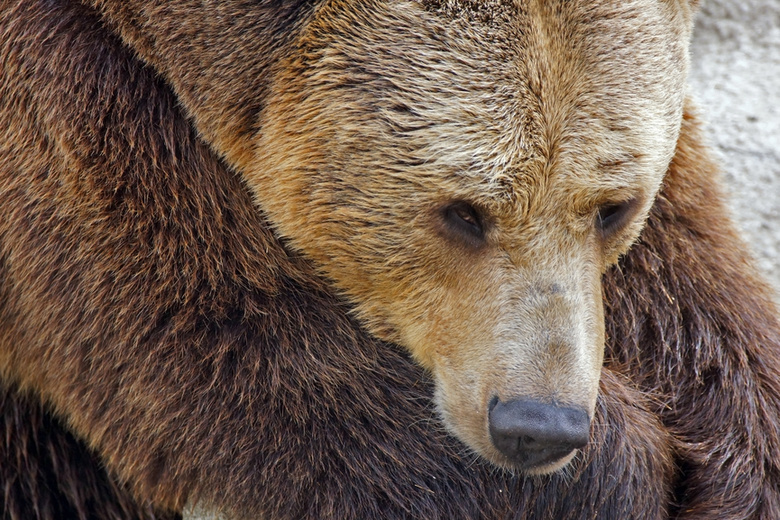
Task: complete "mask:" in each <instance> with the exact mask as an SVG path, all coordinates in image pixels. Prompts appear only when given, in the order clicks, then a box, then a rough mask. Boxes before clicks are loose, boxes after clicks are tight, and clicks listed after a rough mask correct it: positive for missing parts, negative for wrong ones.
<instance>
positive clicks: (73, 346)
mask: <svg viewBox="0 0 780 520" xmlns="http://www.w3.org/2000/svg"><path fill="white" fill-rule="evenodd" d="M126 4H127V5H130V3H129V2H127V3H126ZM232 5H233V7H232V8H233V9H234V10H236V11H241V9H242V6H240V5H239V4H237V3H235V4H232ZM3 9H4V12H3V13H2V16H0V42H2V46H1V47H0V55H2V56H3V61H2V64H3V67H4V69H3V74H2V76H1V78H2V83H1V84H0V103H1V105H0V128H3V129H4V134H3V137H2V140H1V141H0V143H1V144H0V200H1V201H2V204H1V205H0V215H2V216H1V217H0V367H2V381H3V386H4V388H3V393H2V396H3V399H2V400H0V406H1V407H2V408H1V409H0V413H1V414H2V419H1V420H2V421H3V426H4V430H3V431H4V432H5V435H4V437H3V439H2V444H0V478H1V479H2V484H3V490H4V492H3V494H2V495H0V499H1V500H2V511H3V513H4V515H5V516H6V517H8V518H12V519H14V520H16V519H22V518H24V519H27V518H35V517H36V516H37V517H39V518H61V517H63V515H66V514H70V512H72V511H74V510H75V511H79V510H81V511H84V512H85V513H84V514H83V515H82V516H83V517H84V518H89V517H92V518H143V517H147V518H148V517H151V515H152V514H153V513H152V512H151V509H150V507H151V506H153V507H155V508H156V509H157V510H158V511H160V512H164V511H177V510H181V508H182V507H183V506H184V504H185V503H186V502H188V501H192V500H200V501H202V503H203V504H204V505H205V506H206V507H207V508H212V509H214V510H220V511H223V512H224V513H225V514H226V515H230V514H234V515H235V516H237V517H245V518H254V517H263V518H356V519H357V518H370V517H372V516H373V517H376V518H431V519H433V518H442V519H444V518H448V519H449V518H496V519H503V518H562V519H578V518H594V517H596V518H615V519H618V518H620V519H622V518H667V517H679V518H691V519H692V518H702V519H704V518H713V517H717V518H734V519H736V518H778V517H780V489H778V481H779V479H780V474H779V467H778V463H779V461H778V455H777V454H778V453H780V449H779V448H780V446H778V431H777V428H778V426H777V425H778V424H780V416H779V415H780V413H779V411H778V406H780V389H779V388H778V383H777V381H778V377H777V376H778V374H777V367H778V366H780V365H778V363H779V362H780V359H778V356H780V340H779V339H778V338H779V337H780V326H778V323H777V319H776V315H777V311H776V309H775V307H774V305H773V304H772V302H771V298H770V297H769V295H768V292H767V289H766V287H765V285H764V284H763V282H761V281H759V280H758V279H757V277H756V275H755V274H754V269H753V267H752V261H751V259H750V258H749V257H748V256H747V255H745V253H744V249H745V248H744V246H743V244H742V242H741V240H740V239H739V237H738V235H737V234H736V233H735V232H734V230H733V227H732V226H731V224H730V223H729V221H728V218H727V212H726V211H725V209H724V206H723V203H722V201H721V196H720V194H719V192H718V191H717V188H716V187H714V186H715V185H714V182H716V181H717V174H716V168H715V167H714V165H713V164H712V163H711V162H710V161H709V159H708V157H707V155H706V150H705V149H703V147H702V144H701V136H700V134H699V132H698V129H697V125H696V122H695V119H694V118H693V116H692V114H691V112H690V110H689V111H688V115H687V116H686V119H685V120H684V122H683V127H682V129H681V137H680V140H679V143H678V150H677V155H676V157H675V159H674V161H673V163H672V165H671V168H670V170H669V173H668V175H667V178H666V181H665V184H664V187H663V190H662V193H661V196H660V197H659V198H658V200H657V201H656V203H655V205H654V207H653V210H652V213H651V215H650V219H649V221H648V224H647V227H646V229H645V231H644V233H643V235H642V239H641V240H640V242H639V243H638V244H636V245H635V246H634V247H633V248H632V249H631V250H630V252H629V253H628V254H627V255H626V256H625V257H624V258H623V259H622V261H621V263H620V265H619V266H618V267H616V268H614V269H611V270H610V271H609V272H608V273H607V275H606V277H605V280H604V289H603V290H604V297H605V302H606V303H605V305H606V308H605V318H606V333H607V354H606V367H605V368H604V370H603V373H602V382H601V392H600V397H599V402H598V405H597V408H596V418H595V420H594V426H593V439H592V442H591V445H590V446H589V448H588V449H587V451H586V453H584V454H583V455H582V456H581V458H580V459H578V460H577V461H575V463H574V465H573V467H572V468H570V469H569V470H568V471H567V472H566V473H564V474H557V475H554V476H551V477H543V478H533V479H526V478H523V477H520V476H514V475H512V474H509V473H504V472H500V471H497V470H495V469H494V468H493V467H491V466H490V465H488V464H487V463H484V462H482V461H480V460H479V459H477V458H476V457H475V456H473V455H471V454H469V453H468V452H467V451H466V450H465V449H464V447H463V446H462V445H461V444H460V443H459V442H458V441H456V440H454V439H453V438H451V437H449V436H448V435H447V434H446V433H445V432H443V431H442V428H441V426H440V425H439V422H438V418H437V417H436V416H435V414H434V412H433V410H432V409H431V405H430V402H431V395H432V387H431V382H430V381H429V379H428V376H426V375H425V374H424V373H423V372H422V371H421V370H420V369H419V368H418V366H417V365H416V364H415V363H414V362H412V361H411V360H410V359H409V357H408V354H406V352H405V351H404V350H403V349H401V348H399V347H396V346H395V345H392V344H384V343H380V342H377V341H376V340H375V339H372V337H371V336H369V335H367V334H366V333H365V332H364V331H362V330H361V328H360V327H359V326H358V325H357V324H356V322H355V321H354V320H353V319H352V318H350V317H349V315H348V314H347V310H348V309H347V307H346V306H345V304H344V303H342V301H341V300H340V299H338V298H337V297H335V296H334V295H333V292H332V290H331V288H330V287H329V285H328V284H326V283H324V282H323V281H322V280H321V278H319V277H318V276H316V275H315V274H314V270H313V268H312V267H311V266H310V265H309V264H308V263H307V262H306V261H305V260H303V259H302V258H300V257H299V256H297V255H294V254H291V253H289V250H288V249H285V248H284V246H283V244H281V243H280V242H279V240H278V239H276V238H275V237H274V235H273V233H272V232H271V231H270V229H269V227H268V225H267V224H266V222H265V221H264V220H263V219H262V217H261V216H260V215H259V214H258V212H257V209H256V207H255V205H254V204H253V201H252V198H251V196H250V194H249V191H248V190H247V188H246V187H245V185H244V184H243V182H242V180H241V179H239V178H238V177H237V176H236V175H235V173H233V172H231V171H230V170H228V169H227V168H226V166H225V164H224V163H222V162H220V160H219V159H218V158H217V157H216V156H215V154H214V152H213V151H212V149H211V148H210V147H209V146H207V145H206V144H204V139H205V141H206V142H208V143H212V144H213V143H216V142H217V141H218V138H217V137H215V136H217V135H219V134H220V132H221V131H220V130H219V128H223V127H227V126H230V125H237V126H239V127H240V128H241V129H242V130H241V131H242V132H246V133H247V134H251V133H252V132H254V131H256V129H253V128H252V124H251V120H252V119H251V117H249V116H246V117H245V115H246V114H249V115H251V114H252V113H253V111H254V110H256V109H257V106H256V104H255V105H253V104H252V103H243V102H240V101H239V100H236V99H234V98H233V97H231V96H232V95H234V93H235V92H239V91H241V90H242V89H237V90H236V89H230V88H228V87H226V91H225V92H221V91H220V90H219V88H216V89H215V90H214V91H213V92H211V97H204V98H203V99H201V98H200V97H199V95H198V94H197V92H196V93H193V92H194V91H191V90H188V88H186V87H182V86H181V85H174V88H176V91H177V93H181V94H179V95H180V96H185V95H191V96H192V98H191V99H195V101H194V102H188V103H187V106H188V107H192V106H196V105H197V104H198V102H202V103H203V104H204V106H206V107H208V100H209V99H215V98H216V99H226V96H227V97H228V98H229V99H230V100H231V103H229V104H230V106H231V107H233V109H232V110H233V111H232V112H231V111H224V110H217V109H214V110H213V117H209V118H205V119H206V120H208V121H212V122H213V125H214V128H217V130H213V131H212V130H209V128H207V127H204V126H202V125H201V126H199V131H200V135H198V134H196V132H195V131H194V130H193V129H192V126H191V122H190V120H189V119H188V114H183V113H182V111H181V108H180V106H179V104H178V102H177V98H176V97H175V96H174V95H173V94H172V92H171V89H170V87H169V85H168V84H166V82H165V81H163V80H162V79H161V78H160V77H159V76H158V75H157V74H155V72H154V71H153V70H151V69H150V68H149V67H147V66H145V65H143V64H141V63H140V62H139V61H138V59H137V58H136V57H135V56H134V54H133V53H131V52H130V51H128V49H127V48H126V47H125V46H124V45H123V44H122V43H121V42H120V41H119V39H117V38H116V37H115V36H112V34H111V33H112V32H113V31H114V30H115V28H114V27H113V26H112V23H109V24H108V27H106V26H105V25H104V23H105V22H104V21H101V19H100V18H99V17H98V16H96V15H95V13H94V12H93V11H91V10H89V9H85V8H82V7H79V6H77V5H74V4H72V3H68V2H64V1H62V2H52V1H47V2H43V1H41V2H17V3H11V4H6V5H5V6H3ZM170 9H172V10H176V9H177V7H176V6H173V7H171V8H170ZM181 9H182V12H183V13H187V14H189V13H191V12H194V13H196V14H197V11H190V10H188V9H187V8H186V7H185V8H181ZM291 9H292V8H291ZM303 9H304V14H305V13H306V12H308V11H307V9H308V7H304V8H303ZM169 14H170V13H169ZM173 14H176V13H173ZM178 16H179V17H181V16H182V14H179V15H178ZM151 18H154V16H151ZM228 18H229V17H226V18H225V19H228ZM175 19H176V17H175V16H173V17H172V18H171V20H175ZM271 19H274V20H275V18H274V17H273V16H271V14H268V15H267V18H263V16H262V15H260V17H259V18H258V19H251V17H250V18H248V19H247V26H248V27H268V24H265V25H263V24H262V23H263V22H266V21H268V20H271ZM165 20H168V18H166V17H162V16H158V17H157V22H158V23H165ZM221 21H224V20H222V19H220V18H219V17H214V18H213V19H211V20H210V23H211V25H213V26H215V27H214V29H213V30H214V31H215V32H219V31H220V30H227V29H226V28H223V27H219V23H220V22H221ZM199 23H200V24H204V22H202V21H201V22H198V21H197V19H193V21H192V24H193V25H192V26H193V29H192V31H191V34H188V35H187V36H188V37H190V38H192V39H190V40H186V38H184V37H183V36H181V37H182V38H184V39H185V40H186V41H189V42H190V45H188V46H185V47H184V48H183V49H182V50H181V55H180V58H181V62H182V63H183V65H181V70H179V71H168V72H166V74H165V76H166V78H177V77H180V78H185V79H190V80H192V81H193V82H197V81H200V80H201V78H200V77H192V78H188V77H187V75H186V68H187V67H186V61H187V60H186V59H185V58H186V56H187V53H188V52H190V53H192V56H193V59H195V57H197V56H198V53H200V52H216V51H218V50H219V49H216V50H213V51H208V50H207V49H204V48H201V47H199V46H198V44H197V41H198V30H197V28H198V27H200V29H203V27H204V26H206V25H209V24H204V25H200V26H199ZM255 24H257V25H255ZM257 30H258V31H259V30H260V29H257ZM274 30H277V31H280V32H281V33H282V34H284V33H285V32H286V31H284V30H280V29H279V28H278V27H277V28H276V29H274ZM159 35H160V36H159V37H160V38H162V37H163V36H162V35H165V36H164V37H168V38H170V39H171V42H169V45H172V44H173V43H175V41H176V32H175V31H173V32H171V31H168V32H166V31H163V30H161V31H160V33H159ZM241 35H244V36H241ZM258 36H263V34H260V35H257V34H254V35H251V34H250V35H246V34H245V33H244V32H242V31H237V34H236V35H235V38H236V39H237V43H236V48H235V49H234V50H236V49H238V50H237V51H236V52H237V53H238V54H239V55H243V53H245V52H247V50H248V47H251V46H260V47H261V48H260V49H252V50H258V51H264V52H261V53H260V57H259V58H258V59H259V60H261V61H262V60H266V61H267V62H271V61H273V60H274V59H276V57H277V56H276V54H275V53H277V52H281V51H279V50H278V49H267V48H262V46H263V45H266V44H267V43H266V42H269V41H278V40H273V39H269V38H259V37H258ZM123 37H124V38H126V39H127V40H126V41H131V42H132V43H133V45H135V43H136V41H140V40H141V39H142V38H150V37H149V33H145V32H143V31H140V30H139V31H138V34H137V35H136V37H137V40H135V41H133V40H131V38H130V36H128V33H123ZM241 38H245V39H246V41H244V40H241ZM204 39H207V38H205V37H204ZM172 42H173V43H172ZM144 45H147V46H148V48H154V43H153V42H149V41H145V42H144ZM139 48H143V47H141V46H140V45H139V46H137V47H136V49H139ZM161 48H164V46H161ZM157 52H163V51H162V50H159V51H157ZM148 63H150V64H151V65H153V66H156V64H155V63H154V61H153V60H152V59H149V60H148ZM257 67H258V68H257V69H255V70H254V72H255V74H249V73H248V74H247V75H246V76H243V75H240V74H239V72H241V71H236V70H235V69H227V70H226V71H225V73H226V74H236V75H237V76H236V77H229V78H226V79H225V83H226V85H230V84H235V83H231V82H237V83H238V84H241V82H242V81H245V80H248V79H247V78H259V79H256V81H257V83H256V84H253V85H255V86H256V87H257V88H258V89H259V90H258V91H257V92H262V91H263V90H262V89H263V88H264V87H263V84H262V78H263V74H262V71H263V70H264V69H263V67H262V65H257ZM249 68H251V67H249ZM185 79H182V80H181V81H182V82H184V81H185ZM170 81H171V82H172V83H173V80H170ZM211 87H214V86H213V85H212V86H211ZM205 91H206V89H205V87H204V90H203V91H202V92H201V94H203V92H205ZM247 91H249V89H248V90H247ZM187 92H189V93H190V94H186V93H187ZM226 92H228V93H229V94H226ZM259 99H262V96H261V97H260V98H259ZM244 111H245V112H244ZM191 115H192V114H189V116H191ZM238 133H240V132H238ZM226 134H229V135H234V134H232V133H230V132H227V133H226ZM229 141H230V143H233V144H226V145H224V146H220V145H214V146H215V148H216V149H217V150H220V151H221V152H222V153H223V154H224V155H225V157H229V158H235V157H241V156H243V154H244V153H245V151H242V150H243V148H242V146H240V145H239V144H235V143H236V142H235V141H234V140H229ZM226 142H227V141H226ZM109 172H110V174H109ZM71 431H72V432H74V433H75V437H74V436H73V435H72V434H71V433H70V432H71ZM77 439H78V440H77ZM85 446H88V447H85ZM104 468H105V469H104ZM43 479H46V480H45V481H46V482H48V484H46V485H39V483H40V482H44V480H43ZM117 483H124V484H117ZM46 504H52V505H50V506H48V505H46ZM63 512H64V513H63ZM90 513H91V516H90ZM159 514H165V513H159Z"/></svg>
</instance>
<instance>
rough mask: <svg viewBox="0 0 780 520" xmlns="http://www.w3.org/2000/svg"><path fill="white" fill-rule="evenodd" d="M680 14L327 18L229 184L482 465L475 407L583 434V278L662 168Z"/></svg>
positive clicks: (564, 10)
mask: <svg viewBox="0 0 780 520" xmlns="http://www.w3.org/2000/svg"><path fill="white" fill-rule="evenodd" d="M689 9H690V7H689V5H688V4H687V3H684V2H676V1H671V0H669V1H660V0H659V1H649V0H625V1H619V2H616V1H590V0H588V1H576V2H572V1H547V0H535V1H499V0H495V1H489V2H488V1H486V2H478V1H465V0H464V1H455V0H451V1H434V0H428V1H422V2H416V1H392V2H381V1H361V2H358V1H333V2H329V3H327V4H325V5H323V6H322V7H320V8H319V10H318V11H317V12H316V13H315V14H314V15H313V19H312V20H311V21H310V23H309V24H308V26H307V27H306V29H305V30H304V31H303V32H302V33H301V35H300V36H299V37H298V39H297V42H296V48H295V52H293V53H291V57H289V58H287V59H285V60H282V61H281V62H280V63H279V64H278V65H277V67H276V69H275V72H274V76H273V82H272V85H271V87H270V90H271V92H270V95H269V99H268V101H267V104H266V107H267V108H266V109H265V111H264V112H263V115H262V121H261V124H260V125H259V127H260V128H261V129H262V130H261V133H260V135H258V136H257V143H256V144H257V149H256V154H255V155H254V157H253V159H252V160H251V161H250V162H249V163H248V164H244V165H242V169H243V170H244V174H245V176H246V178H247V181H248V183H249V185H250V187H251V188H252V189H253V190H254V191H255V194H256V197H257V200H258V203H259V204H260V206H261V207H262V209H263V210H265V211H266V212H267V214H268V215H269V216H270V218H271V220H272V221H273V222H274V223H275V225H276V230H277V232H278V233H279V234H280V235H281V236H282V237H284V238H286V239H287V240H288V242H289V244H290V245H291V246H292V247H293V248H296V249H298V250H300V251H302V252H304V253H305V254H306V255H307V256H308V257H309V258H311V259H312V260H313V261H314V262H315V264H316V265H317V266H318V267H319V268H320V269H321V271H322V272H323V273H324V274H326V275H327V276H328V277H329V278H330V279H331V280H333V281H334V283H335V284H336V286H337V287H339V288H340V290H341V291H343V293H344V294H345V295H346V296H347V297H349V298H350V299H351V300H352V301H353V302H354V304H355V305H356V312H357V314H358V316H359V317H360V318H361V319H362V320H363V323H364V324H365V325H366V326H367V327H368V328H369V330H371V331H372V332H373V333H375V334H376V335H378V336H380V337H382V338H384V339H387V340H391V341H396V342H399V343H401V344H403V345H405V346H406V347H407V348H408V349H409V350H410V351H411V353H412V354H413V355H414V357H415V358H416V359H417V360H418V361H419V362H420V363H421V364H422V365H423V366H425V367H427V368H428V369H430V370H431V371H432V373H433V374H434V377H435V380H436V384H437V404H438V407H439V409H440V411H441V413H442V416H443V417H444V420H445V423H446V424H447V425H448V427H449V428H450V429H451V430H452V431H453V432H454V433H455V434H456V435H457V436H458V437H460V438H461V439H462V440H463V441H465V442H466V444H467V445H468V446H470V447H471V448H472V449H474V450H476V451H477V452H478V453H480V454H481V455H483V456H485V457H487V458H488V459H489V460H491V461H493V462H495V463H497V464H499V465H509V464H508V462H507V461H506V460H505V458H504V457H503V456H502V455H501V454H500V453H499V452H498V451H497V450H496V449H495V448H494V447H493V446H492V445H491V441H490V436H489V434H488V427H487V421H488V416H487V411H488V403H489V402H490V400H491V399H492V398H494V397H498V398H499V399H501V400H508V399H516V398H530V399H536V400H540V401H542V402H550V403H558V404H562V405H566V406H571V407H578V408H582V409H585V410H586V411H588V413H589V414H591V415H592V412H593V409H594V406H595V401H596V394H597V388H598V380H599V374H600V369H601V363H602V356H603V341H604V324H603V315H602V302H601V285H600V279H601V275H602V274H603V272H604V270H605V269H606V267H607V266H609V265H610V264H611V263H613V262H615V260H616V259H617V258H618V256H619V255H620V254H622V253H623V252H625V251H626V249H627V248H628V247H629V245H630V244H631V243H632V241H633V240H635V238H636V237H637V235H638V234H639V232H640V230H641V228H642V226H643V223H644V219H645V216H646V214H647V211H648V209H649V207H650V205H651V203H652V201H653V199H654V197H655V194H656V192H657V190H658V189H659V187H660V184H661V182H662V178H663V174H664V172H665V170H666V168H667V165H668V163H669V161H670V159H671V157H672V154H673V152H674V147H675V142H676V139H677V134H678V130H679V125H680V121H681V114H682V104H683V93H684V83H685V75H686V71H687V41H688V37H689V29H690V16H691V15H690V12H689ZM610 214H613V215H612V217H610ZM464 219H465V220H464ZM475 219H476V222H474V220H475ZM600 219H607V220H608V221H609V220H610V219H611V220H612V221H615V222H614V223H613V224H612V225H611V226H610V225H609V222H607V223H605V224H604V226H603V227H605V228H606V229H602V226H601V224H600ZM464 222H465V225H463V224H464ZM469 226H471V227H469ZM569 459H570V457H569V458H567V459H565V460H563V461H560V463H558V464H555V465H552V466H550V467H544V468H540V469H539V471H540V472H545V471H552V470H555V469H557V468H559V467H561V466H562V465H564V464H565V463H566V462H567V461H568V460H569Z"/></svg>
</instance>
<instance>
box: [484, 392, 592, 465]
mask: <svg viewBox="0 0 780 520" xmlns="http://www.w3.org/2000/svg"><path fill="white" fill-rule="evenodd" d="M490 404H491V407H490V410H489V412H488V423H489V425H490V438H491V440H492V441H493V445H494V446H495V447H496V449H498V451H500V452H501V453H502V454H503V455H505V456H506V457H507V458H508V459H509V460H510V461H512V462H513V463H515V464H517V465H518V466H519V467H520V468H522V469H532V468H535V467H539V466H543V465H546V464H551V463H553V462H555V461H557V460H560V459H562V458H563V457H565V456H566V455H568V454H570V453H571V452H572V451H573V450H575V449H577V448H582V447H583V446H585V444H587V442H588V438H589V432H590V418H589V417H588V414H587V412H586V411H585V410H582V409H579V408H565V407H559V406H555V405H552V404H545V403H541V402H539V401H532V400H512V401H507V402H506V403H502V402H501V401H499V400H498V398H494V399H493V401H491V403H490Z"/></svg>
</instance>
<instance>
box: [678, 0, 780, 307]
mask: <svg viewBox="0 0 780 520" xmlns="http://www.w3.org/2000/svg"><path fill="white" fill-rule="evenodd" d="M690 85H691V87H690V90H691V94H692V95H693V97H694V99H696V100H697V101H698V105H699V107H700V113H701V116H702V118H703V119H704V120H705V121H706V122H707V132H708V136H709V139H710V142H711V144H712V145H713V148H714V149H715V152H716V154H717V157H718V160H719V161H720V163H721V165H722V166H723V173H724V180H725V182H726V184H727V190H726V191H727V194H728V196H729V202H730V204H731V209H732V215H733V217H734V218H735V220H736V221H737V222H738V224H739V226H740V228H741V229H742V230H743V231H744V234H745V238H746V240H747V241H748V243H749V244H750V246H751V249H752V250H753V254H754V256H755V257H756V261H757V264H758V267H759V269H760V270H761V271H762V272H763V273H764V274H765V275H766V276H767V277H768V278H769V280H770V281H771V282H772V283H773V285H774V287H775V290H776V292H775V294H776V295H778V294H780V293H778V292H777V290H778V288H780V0H739V1H733V0H728V1H726V0H709V1H707V2H705V3H704V5H702V8H701V11H700V13H699V16H698V18H697V22H696V31H695V33H694V40H693V47H692V60H691V77H690ZM779 299H780V298H779Z"/></svg>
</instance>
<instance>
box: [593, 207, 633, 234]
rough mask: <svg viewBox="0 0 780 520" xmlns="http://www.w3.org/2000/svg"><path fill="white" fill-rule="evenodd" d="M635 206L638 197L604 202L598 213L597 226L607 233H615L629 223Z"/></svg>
mask: <svg viewBox="0 0 780 520" xmlns="http://www.w3.org/2000/svg"><path fill="white" fill-rule="evenodd" d="M635 206H636V199H629V200H627V201H623V202H615V203H609V204H604V205H603V206H601V207H599V210H598V213H597V214H596V227H597V228H598V229H599V231H601V232H602V233H604V234H605V235H608V234H611V233H614V232H615V231H617V230H618V229H620V228H621V227H623V226H624V225H625V224H626V223H627V221H628V217H629V215H630V214H631V213H632V210H633V208H634V207H635Z"/></svg>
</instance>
